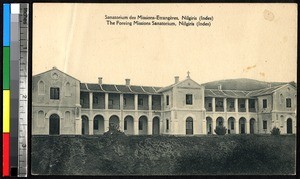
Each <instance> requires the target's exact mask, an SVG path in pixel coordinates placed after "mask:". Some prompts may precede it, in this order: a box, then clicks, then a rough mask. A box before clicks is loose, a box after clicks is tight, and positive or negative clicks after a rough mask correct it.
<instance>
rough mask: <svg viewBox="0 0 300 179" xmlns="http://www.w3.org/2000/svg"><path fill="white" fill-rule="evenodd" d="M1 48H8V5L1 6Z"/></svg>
mask: <svg viewBox="0 0 300 179" xmlns="http://www.w3.org/2000/svg"><path fill="white" fill-rule="evenodd" d="M3 46H10V4H3Z"/></svg>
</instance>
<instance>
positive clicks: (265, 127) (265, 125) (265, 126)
mask: <svg viewBox="0 0 300 179" xmlns="http://www.w3.org/2000/svg"><path fill="white" fill-rule="evenodd" d="M267 127H268V122H267V121H263V129H267Z"/></svg>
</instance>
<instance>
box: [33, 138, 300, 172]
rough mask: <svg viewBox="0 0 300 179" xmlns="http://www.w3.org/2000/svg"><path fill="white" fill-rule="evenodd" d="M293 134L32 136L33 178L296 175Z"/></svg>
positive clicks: (294, 139)
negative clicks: (38, 175) (48, 176)
mask: <svg viewBox="0 0 300 179" xmlns="http://www.w3.org/2000/svg"><path fill="white" fill-rule="evenodd" d="M295 147H296V137H295V135H281V136H270V135H225V136H215V135H213V136H194V137H180V136H119V137H114V136H102V135H101V136H73V137H70V136H32V154H31V164H32V165H31V166H32V174H43V175H50V174H55V175H63V174H66V175H72V174H74V175H132V174H133V175H172V174H174V175H181V174H182V175H201V174H203V175H222V174H231V175H241V174H251V175H252V174H258V175H259V174H268V175H276V174H294V173H295V170H296V168H295V158H296V154H295V152H296V151H295V149H296V148H295Z"/></svg>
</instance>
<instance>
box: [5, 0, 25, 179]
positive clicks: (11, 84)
mask: <svg viewBox="0 0 300 179" xmlns="http://www.w3.org/2000/svg"><path fill="white" fill-rule="evenodd" d="M28 19H29V4H28V3H20V4H17V3H12V4H8V3H4V4H3V134H2V135H3V137H2V138H3V140H2V141H3V143H2V156H3V161H2V176H4V177H7V176H11V168H12V169H13V168H14V169H16V165H18V176H20V177H26V176H27V165H28V163H27V161H28V150H27V145H28V134H27V131H28V130H27V129H28V123H27V122H28V121H27V120H28V117H27V114H28V111H27V109H28V99H27V96H28ZM17 145H18V147H17ZM12 147H13V148H12ZM16 149H18V151H17V150H16ZM16 157H17V159H18V161H16ZM11 165H12V166H11Z"/></svg>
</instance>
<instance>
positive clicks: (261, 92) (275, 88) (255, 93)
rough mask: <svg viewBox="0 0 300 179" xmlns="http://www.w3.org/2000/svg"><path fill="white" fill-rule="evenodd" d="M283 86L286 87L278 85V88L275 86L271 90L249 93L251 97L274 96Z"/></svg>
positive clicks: (265, 89)
mask: <svg viewBox="0 0 300 179" xmlns="http://www.w3.org/2000/svg"><path fill="white" fill-rule="evenodd" d="M282 86H284V85H278V86H273V87H269V88H264V89H260V90H255V91H251V92H250V93H249V96H263V95H268V94H272V93H273V92H274V91H275V90H277V89H278V88H280V87H282Z"/></svg>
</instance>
